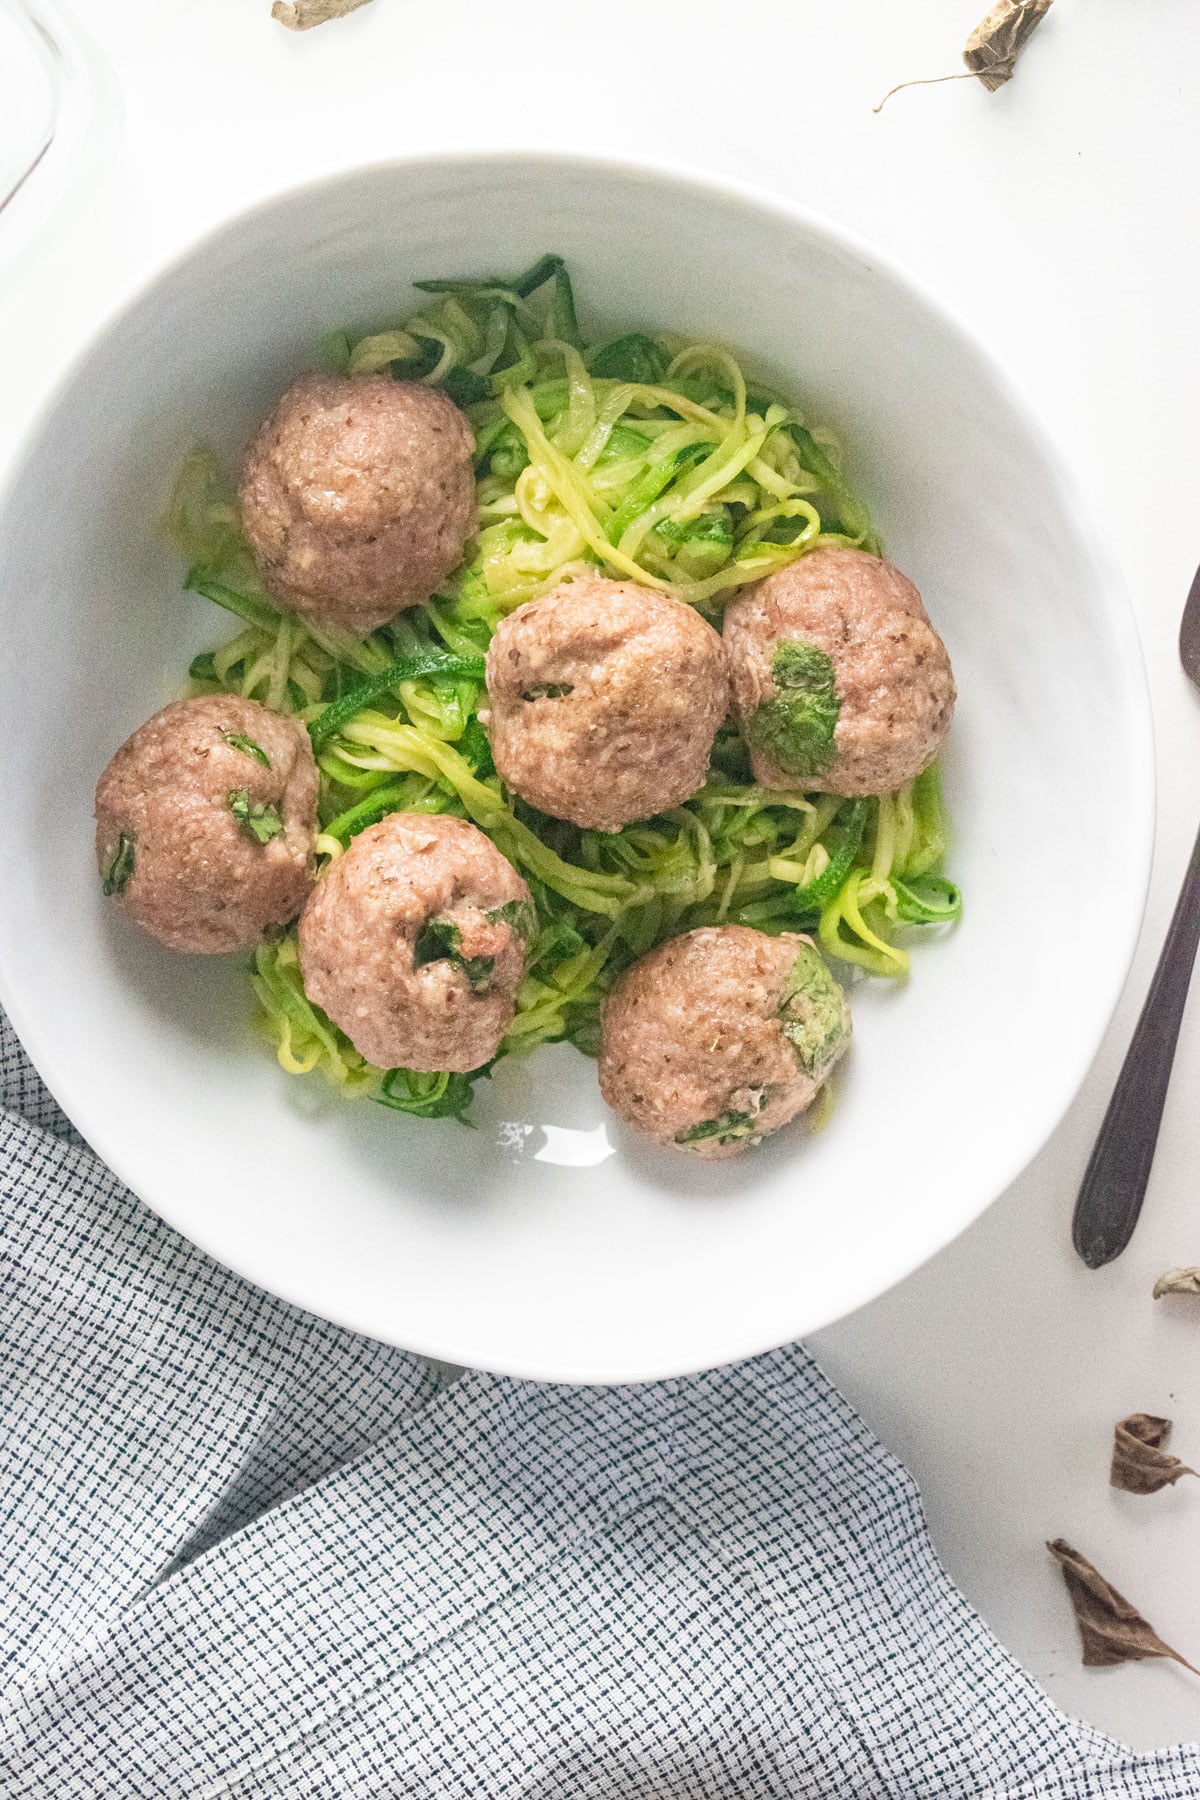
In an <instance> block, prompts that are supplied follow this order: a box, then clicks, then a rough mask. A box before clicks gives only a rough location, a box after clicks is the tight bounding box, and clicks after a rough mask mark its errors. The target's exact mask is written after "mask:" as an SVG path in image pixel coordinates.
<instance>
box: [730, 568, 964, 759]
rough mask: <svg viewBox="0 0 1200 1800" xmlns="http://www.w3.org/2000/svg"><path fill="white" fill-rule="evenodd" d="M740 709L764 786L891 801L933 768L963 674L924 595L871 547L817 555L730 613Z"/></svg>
mask: <svg viewBox="0 0 1200 1800" xmlns="http://www.w3.org/2000/svg"><path fill="white" fill-rule="evenodd" d="M724 637H725V650H726V654H727V656H728V659H729V674H730V680H731V682H732V687H733V710H734V712H735V713H736V714H737V717H738V721H739V723H740V724H741V727H742V730H743V732H744V734H745V737H746V741H747V743H748V745H749V747H750V760H751V763H752V765H753V768H754V778H755V780H756V781H759V782H761V783H762V784H763V786H764V787H774V788H795V787H801V788H810V789H819V790H820V791H821V792H823V793H828V794H848V795H849V794H886V793H889V792H890V791H891V790H892V789H893V788H898V787H900V786H902V785H903V783H904V782H906V781H911V780H912V779H913V777H914V776H915V775H919V774H920V773H921V771H922V769H926V768H928V767H929V764H930V763H931V762H932V761H933V759H934V757H935V756H936V755H937V753H938V751H939V749H940V748H941V745H942V740H943V739H944V738H945V736H946V733H947V731H948V730H949V729H950V717H951V714H952V713H953V711H954V676H953V674H952V672H951V669H950V658H949V657H948V656H947V655H946V646H945V645H944V644H943V643H942V640H941V638H940V637H939V636H938V634H937V632H936V631H935V630H934V628H933V626H932V625H931V624H930V623H929V617H928V615H927V613H926V611H925V608H924V606H923V605H922V604H921V596H920V594H919V593H918V592H917V590H916V588H915V587H914V586H913V584H912V582H911V581H909V580H908V579H907V577H906V576H904V575H902V574H901V573H900V571H899V569H895V568H893V567H892V565H891V563H889V562H884V561H883V560H882V559H881V558H880V557H878V556H870V555H868V554H867V552H866V551H865V550H847V549H841V548H830V549H826V550H814V551H812V552H811V553H810V554H809V555H808V556H804V557H801V559H800V560H799V562H794V563H791V564H789V565H788V567H787V568H786V569H781V570H780V571H779V573H778V574H777V575H769V576H768V577H767V579H766V580H765V581H760V582H758V583H757V585H756V586H754V587H751V588H747V589H746V590H745V591H744V592H743V593H742V594H740V595H739V596H738V598H737V599H736V600H735V601H734V602H733V603H732V605H731V606H729V607H728V608H727V610H726V613H725V629H724Z"/></svg>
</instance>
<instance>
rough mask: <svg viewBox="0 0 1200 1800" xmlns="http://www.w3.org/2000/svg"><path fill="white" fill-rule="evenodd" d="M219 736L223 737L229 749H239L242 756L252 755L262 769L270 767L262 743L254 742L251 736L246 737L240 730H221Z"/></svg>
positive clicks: (269, 760) (269, 761)
mask: <svg viewBox="0 0 1200 1800" xmlns="http://www.w3.org/2000/svg"><path fill="white" fill-rule="evenodd" d="M221 736H222V737H223V738H224V739H225V742H226V743H227V744H228V745H229V748H230V749H231V750H240V751H241V752H242V755H243V756H252V757H253V758H254V760H255V762H260V763H261V764H262V766H263V768H264V769H269V768H270V766H271V759H270V757H269V756H268V755H267V753H266V751H265V750H264V749H263V747H262V745H261V744H256V743H255V741H254V739H253V738H252V737H247V736H246V735H245V733H244V732H241V731H223V732H222V733H221Z"/></svg>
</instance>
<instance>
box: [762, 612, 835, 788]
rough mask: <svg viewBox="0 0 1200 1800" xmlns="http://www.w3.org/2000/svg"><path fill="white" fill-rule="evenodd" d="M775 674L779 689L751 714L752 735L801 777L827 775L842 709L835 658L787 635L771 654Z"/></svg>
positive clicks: (783, 766) (785, 766)
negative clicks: (772, 697) (832, 659)
mask: <svg viewBox="0 0 1200 1800" xmlns="http://www.w3.org/2000/svg"><path fill="white" fill-rule="evenodd" d="M771 679H772V680H773V681H774V683H775V686H776V687H777V688H778V689H779V692H778V693H777V694H776V695H775V697H774V699H771V700H768V701H766V702H765V703H764V704H763V705H762V706H760V707H759V709H758V711H757V712H756V713H755V714H754V716H753V717H752V718H751V719H750V721H749V724H748V725H747V727H746V735H747V737H748V738H749V739H750V742H751V743H752V744H753V745H755V746H756V747H757V748H758V749H760V750H765V751H766V753H767V754H768V755H769V756H771V757H772V758H773V759H774V761H775V762H776V763H777V764H778V765H779V767H780V768H781V769H783V770H784V771H785V772H786V773H787V774H789V775H794V776H796V778H797V779H798V780H803V779H806V778H815V777H816V776H818V775H822V774H824V772H825V770H826V769H828V767H829V765H830V764H831V763H832V761H833V757H834V741H833V734H834V732H835V731H836V729H837V722H838V716H839V714H840V712H841V710H842V703H841V701H840V700H839V699H838V692H837V682H836V678H835V675H834V669H833V663H832V662H831V661H830V659H829V657H828V656H826V654H825V652H824V651H823V650H818V649H817V646H816V645H815V644H806V643H805V642H804V640H803V639H802V638H784V639H783V641H782V643H780V644H778V645H777V646H776V649H775V654H774V656H773V657H772V659H771Z"/></svg>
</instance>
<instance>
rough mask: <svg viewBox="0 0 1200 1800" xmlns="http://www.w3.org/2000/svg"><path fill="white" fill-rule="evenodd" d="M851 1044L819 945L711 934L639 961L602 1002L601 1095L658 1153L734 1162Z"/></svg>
mask: <svg viewBox="0 0 1200 1800" xmlns="http://www.w3.org/2000/svg"><path fill="white" fill-rule="evenodd" d="M849 1041H850V1012H849V1008H848V1007H847V1005H846V997H845V995H844V994H843V992H842V990H841V988H840V987H839V986H838V984H837V982H836V981H835V980H834V979H833V976H832V975H831V974H830V973H829V970H828V969H827V968H826V966H825V964H824V962H823V961H822V960H821V957H820V956H819V954H818V953H817V951H816V949H815V948H814V947H813V944H812V941H811V939H809V938H806V937H798V936H796V935H795V934H794V933H792V932H784V933H783V935H782V936H780V937H768V936H767V935H766V933H765V932H762V931H751V930H750V929H749V928H748V927H747V926H744V925H718V926H705V927H702V928H701V929H700V930H698V931H688V932H685V933H684V935H683V936H682V937H676V938H669V939H668V940H667V942H666V943H665V944H660V945H659V946H658V948H657V949H656V950H651V951H650V953H649V955H648V956H643V957H642V958H641V960H640V961H638V962H636V963H634V965H633V967H632V968H631V969H628V970H627V971H626V972H625V974H624V975H623V976H622V977H621V979H620V981H619V982H618V983H617V985H616V987H615V989H614V990H613V992H612V994H611V995H610V996H609V998H608V999H607V1000H606V1001H605V1002H604V1004H603V1007H602V1009H601V1041H600V1091H601V1092H602V1094H603V1095H604V1098H605V1099H606V1100H607V1101H608V1104H609V1105H610V1106H611V1107H612V1108H613V1110H614V1111H615V1112H618V1113H619V1114H620V1115H621V1117H622V1118H623V1119H626V1120H627V1121H628V1122H629V1124H630V1125H632V1126H634V1127H635V1129H636V1130H638V1131H641V1132H644V1133H645V1135H646V1136H647V1137H651V1138H656V1139H657V1140H658V1142H659V1143H662V1144H675V1145H678V1146H679V1147H680V1148H682V1149H684V1150H690V1151H692V1152H693V1153H694V1154H696V1155H697V1156H705V1157H710V1158H715V1157H726V1156H736V1155H737V1154H738V1152H739V1151H742V1150H745V1149H746V1148H747V1147H748V1146H749V1145H751V1144H756V1143H757V1142H758V1141H759V1139H760V1138H763V1137H765V1136H766V1135H767V1133H768V1132H771V1131H778V1129H779V1127H780V1126H781V1125H786V1124H787V1123H788V1121H789V1120H790V1119H794V1118H795V1117H796V1116H797V1114H798V1113H802V1112H803V1111H804V1109H805V1107H806V1106H809V1105H810V1104H811V1103H812V1101H813V1099H814V1098H815V1097H816V1094H817V1091H818V1089H819V1088H820V1086H821V1083H822V1082H823V1081H824V1080H825V1079H826V1077H827V1076H828V1075H829V1073H830V1071H831V1070H832V1068H833V1066H834V1064H835V1063H836V1062H837V1060H838V1058H839V1057H840V1056H841V1055H842V1053H843V1051H844V1050H845V1049H846V1047H847V1045H848V1043H849Z"/></svg>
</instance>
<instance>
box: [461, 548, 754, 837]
mask: <svg viewBox="0 0 1200 1800" xmlns="http://www.w3.org/2000/svg"><path fill="white" fill-rule="evenodd" d="M487 687H488V701H489V705H490V709H491V710H490V712H487V713H481V714H480V718H481V719H482V720H483V722H484V724H485V725H487V726H488V729H489V733H490V736H491V740H492V754H493V756H494V758H495V762H496V769H497V771H498V773H499V775H500V777H501V779H502V780H503V781H505V782H506V783H507V784H508V786H509V787H510V788H512V789H513V790H514V792H516V793H518V794H520V796H521V798H522V799H523V800H527V801H528V802H529V803H530V805H531V806H536V807H537V808H539V810H540V811H542V812H544V813H549V814H550V815H551V817H552V818H555V819H568V820H570V822H571V823H572V824H574V825H584V826H592V827H593V828H595V829H596V830H599V831H619V830H620V828H621V826H622V825H628V824H629V823H630V822H631V821H632V820H634V819H648V818H650V817H651V815H652V814H654V813H659V812H666V811H667V810H668V809H669V808H670V807H672V806H678V805H679V804H680V803H681V802H682V801H684V800H687V799H689V798H690V797H691V795H692V794H694V793H696V792H697V790H698V789H699V788H701V787H703V785H704V779H705V775H706V774H707V771H708V758H709V752H710V751H711V749H712V743H713V739H714V737H715V736H716V734H717V728H718V726H719V725H720V724H721V721H722V720H723V719H724V717H725V713H726V710H727V707H728V704H729V684H728V678H727V676H726V673H725V657H724V652H723V650H722V647H721V639H720V637H719V636H718V634H717V633H716V632H715V631H714V630H713V628H712V626H711V625H709V624H708V623H707V622H706V621H705V620H704V619H702V618H701V617H700V614H699V613H698V612H696V611H694V610H693V608H692V607H690V606H685V605H684V603H683V602H682V601H681V600H675V599H672V598H671V597H670V596H669V595H667V594H662V593H659V592H658V591H657V589H654V588H645V587H639V586H638V585H637V583H636V582H632V581H606V580H605V579H603V577H601V576H599V575H588V576H584V577H583V578H581V579H580V580H578V581H572V582H568V583H565V584H564V585H563V586H561V587H558V588H555V590H554V592H553V593H551V594H547V595H545V597H544V598H543V599H541V600H531V601H529V602H528V604H527V605H525V606H520V607H518V608H517V610H516V612H514V613H511V614H510V615H509V617H508V618H507V619H505V620H503V621H502V623H501V624H500V626H499V628H498V630H497V632H496V635H495V637H494V638H493V639H492V642H491V646H490V648H489V650H488V655H487Z"/></svg>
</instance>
